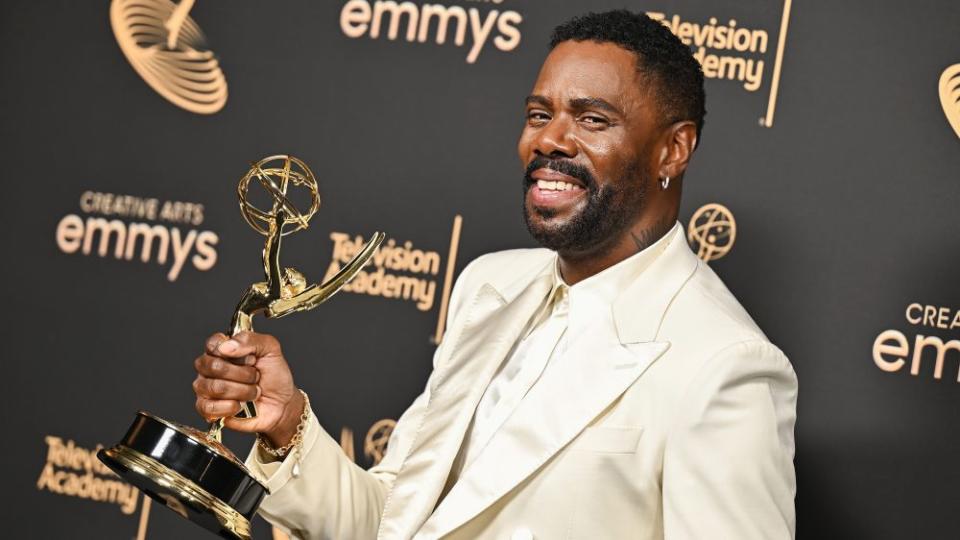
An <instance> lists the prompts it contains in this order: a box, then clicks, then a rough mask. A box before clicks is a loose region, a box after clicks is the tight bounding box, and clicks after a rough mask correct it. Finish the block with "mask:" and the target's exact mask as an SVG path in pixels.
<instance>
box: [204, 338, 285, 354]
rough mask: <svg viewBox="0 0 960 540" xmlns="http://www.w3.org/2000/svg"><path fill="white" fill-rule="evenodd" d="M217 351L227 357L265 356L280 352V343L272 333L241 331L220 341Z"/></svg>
mask: <svg viewBox="0 0 960 540" xmlns="http://www.w3.org/2000/svg"><path fill="white" fill-rule="evenodd" d="M217 353H218V354H219V355H220V356H222V357H226V358H243V357H245V356H247V355H253V356H255V357H256V358H263V357H264V356H269V355H272V354H279V353H280V343H279V342H278V341H277V339H276V338H274V337H273V336H271V335H267V334H258V333H256V332H240V333H239V334H237V335H235V336H233V337H231V338H230V339H228V340H226V341H224V342H222V343H220V345H219V346H218V347H217Z"/></svg>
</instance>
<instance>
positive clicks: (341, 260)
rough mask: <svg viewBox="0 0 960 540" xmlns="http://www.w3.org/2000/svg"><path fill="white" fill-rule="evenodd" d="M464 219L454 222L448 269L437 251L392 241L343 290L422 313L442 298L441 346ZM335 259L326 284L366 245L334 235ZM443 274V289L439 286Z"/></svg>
mask: <svg viewBox="0 0 960 540" xmlns="http://www.w3.org/2000/svg"><path fill="white" fill-rule="evenodd" d="M462 226H463V218H462V217H461V216H459V215H457V216H455V217H454V218H453V226H452V228H451V230H450V246H449V249H448V251H447V260H446V265H445V268H444V269H441V255H440V253H439V252H437V251H428V250H422V249H419V248H417V247H416V246H415V245H414V243H413V242H411V241H409V240H408V241H405V242H398V241H397V240H395V239H393V238H388V239H387V241H386V242H384V243H383V244H381V245H380V247H379V248H377V250H376V251H375V252H374V255H373V257H372V258H371V259H370V262H369V263H368V264H367V268H365V269H364V270H361V271H360V272H359V273H357V275H356V276H355V277H354V278H353V280H352V281H350V283H347V284H346V285H345V286H344V287H343V291H344V292H348V293H354V294H365V295H370V296H378V297H381V298H390V299H394V300H400V301H406V302H411V303H413V304H414V305H415V306H416V307H417V309H418V310H420V311H430V310H431V309H433V308H434V307H435V306H436V305H437V297H438V296H439V304H440V317H439V319H438V321H437V329H436V331H435V333H434V336H433V341H434V343H440V338H442V337H443V332H444V326H445V324H446V321H445V317H446V311H447V302H448V301H449V299H450V290H451V286H452V285H453V272H454V267H455V266H456V261H457V249H458V247H459V245H460V230H461V228H462ZM330 240H332V241H333V255H332V257H331V261H330V266H329V267H328V268H327V273H326V275H325V276H324V278H323V279H324V280H326V279H330V278H331V277H333V276H334V275H336V274H337V272H339V271H340V269H341V267H342V265H344V264H346V263H348V262H349V261H350V260H352V259H353V257H354V256H355V255H356V254H357V253H359V251H360V250H361V249H363V246H364V245H365V240H364V239H363V237H362V236H360V235H356V236H354V237H352V238H351V236H350V235H349V234H347V233H344V232H336V231H335V232H331V233H330ZM441 270H443V272H444V273H443V274H442V280H443V282H442V288H441V289H440V290H438V285H439V284H440V280H441V273H440V272H441Z"/></svg>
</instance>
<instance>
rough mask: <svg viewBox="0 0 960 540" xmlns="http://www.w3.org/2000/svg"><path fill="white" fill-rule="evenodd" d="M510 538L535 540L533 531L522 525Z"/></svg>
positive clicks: (512, 539)
mask: <svg viewBox="0 0 960 540" xmlns="http://www.w3.org/2000/svg"><path fill="white" fill-rule="evenodd" d="M510 540H533V533H532V532H530V529H528V528H526V527H521V528H519V529H517V530H515V531H513V535H512V536H511V537H510Z"/></svg>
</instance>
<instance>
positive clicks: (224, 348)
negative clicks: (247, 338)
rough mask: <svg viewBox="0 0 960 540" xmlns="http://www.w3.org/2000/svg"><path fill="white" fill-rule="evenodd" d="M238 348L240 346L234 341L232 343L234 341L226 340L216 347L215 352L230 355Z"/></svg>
mask: <svg viewBox="0 0 960 540" xmlns="http://www.w3.org/2000/svg"><path fill="white" fill-rule="evenodd" d="M239 346H240V344H239V343H237V342H236V341H234V340H232V339H228V340H226V341H224V342H223V343H221V344H220V345H219V346H217V351H218V352H222V353H226V354H230V353H232V352H233V351H235V350H237V348H238V347H239Z"/></svg>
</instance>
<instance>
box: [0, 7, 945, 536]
mask: <svg viewBox="0 0 960 540" xmlns="http://www.w3.org/2000/svg"><path fill="white" fill-rule="evenodd" d="M619 7H627V8H630V9H633V10H638V11H645V12H647V13H649V14H650V16H651V17H654V18H656V19H658V20H660V21H661V22H662V23H663V24H665V25H667V26H669V28H670V29H671V30H672V31H673V32H674V33H676V34H677V35H678V36H679V37H680V38H681V39H682V40H684V42H686V43H689V44H690V47H691V49H692V50H693V51H694V53H695V54H696V56H697V59H698V60H699V61H700V62H701V63H702V65H703V70H704V74H705V75H706V77H707V83H706V84H707V109H708V111H709V114H708V116H707V123H706V128H705V131H704V136H703V141H702V144H701V146H700V149H699V150H698V152H697V153H696V155H695V157H694V159H693V162H692V164H691V167H690V170H689V171H688V174H687V178H686V181H685V182H684V184H685V189H684V191H685V193H684V204H683V210H682V213H681V214H682V220H683V225H684V227H686V229H687V232H688V239H689V241H690V243H691V246H692V247H693V249H694V250H696V251H697V253H698V254H699V256H700V257H701V258H703V259H704V260H707V261H709V264H710V265H711V266H712V267H713V268H714V269H715V270H716V271H717V272H718V273H719V274H720V276H721V277H723V279H724V280H725V281H726V283H727V284H728V285H729V287H730V288H731V289H732V290H733V292H734V293H735V294H736V295H737V296H738V298H740V300H741V301H742V302H743V303H744V304H745V305H746V307H747V308H748V310H749V311H750V312H751V313H752V314H753V316H754V317H755V318H756V320H757V321H758V323H759V324H760V326H761V327H762V328H763V329H764V330H765V331H766V333H767V334H768V335H769V336H770V338H771V339H772V340H773V341H774V342H775V343H777V344H779V345H780V347H781V348H783V350H784V351H785V352H786V353H787V354H788V355H789V357H790V358H791V359H792V361H793V364H794V366H795V368H796V371H797V373H798V375H799V380H800V388H801V392H800V401H799V420H798V424H797V431H796V435H797V457H796V466H797V471H798V483H799V488H798V495H797V506H798V536H799V537H800V538H802V539H804V540H807V539H820V538H844V539H848V538H869V539H899V538H920V539H948V538H956V537H957V535H958V534H960V524H958V523H957V520H956V508H957V506H958V504H960V473H958V472H957V456H958V455H960V427H958V425H957V421H956V420H957V418H958V410H960V407H958V405H960V275H958V271H960V250H958V247H960V240H958V233H960V214H958V205H960V30H958V29H960V3H957V2H952V1H947V0H940V1H917V2H910V3H904V2H892V1H883V2H878V1H866V0H858V1H854V2H832V3H831V2H820V3H809V2H791V0H736V1H734V0H727V1H720V2H716V1H706V0H678V1H666V0H647V1H630V2H623V1H620V2H615V1H606V0H592V1H589V2H588V1H586V0H563V1H560V0H550V1H546V0H541V1H536V2H534V1H521V0H432V1H428V2H423V1H396V2H394V1H387V0H272V1H270V2H265V1H258V0H232V1H227V0H200V1H196V2H194V1H193V0H182V1H180V2H179V3H175V2H171V1H170V0H113V1H107V0H101V1H98V2H92V1H86V2H77V1H67V0H61V1H45V2H39V1H35V0H34V1H28V0H16V1H11V0H8V1H6V2H4V3H3V4H2V6H0V29H2V32H0V67H2V73H3V76H2V78H0V141H2V147H0V148H2V152H3V157H4V159H3V161H4V176H5V182H4V183H3V186H2V189H3V199H4V202H3V211H2V212H0V220H2V230H3V247H4V257H3V264H2V270H0V271H2V275H3V283H4V286H3V292H2V294H3V305H4V307H5V309H4V315H3V323H4V328H5V329H6V331H5V332H3V339H2V342H3V352H4V354H3V369H2V373H3V374H4V385H3V387H4V392H3V394H4V406H3V409H2V414H3V426H4V435H3V445H2V462H3V469H2V470H3V488H4V504H3V505H0V512H2V515H3V519H2V521H0V536H3V537H5V538H78V539H87V538H89V539H104V538H117V539H134V538H136V539H139V540H143V539H151V540H153V539H168V538H197V539H200V538H207V536H206V533H204V532H203V531H202V530H200V529H199V528H195V527H194V526H193V525H191V524H189V523H188V522H186V521H185V520H182V519H180V518H178V517H177V516H175V515H174V514H173V513H172V512H168V511H166V510H165V509H162V508H159V507H158V506H156V505H154V506H153V507H152V508H151V505H150V504H148V501H145V500H144V498H143V497H141V496H140V495H139V494H138V492H137V491H135V490H133V489H132V488H131V487H129V486H128V485H126V484H124V483H122V482H120V481H119V480H118V479H117V478H116V477H114V476H112V475H111V474H110V473H109V472H108V471H107V470H106V469H105V468H104V467H103V466H101V465H100V463H99V462H98V461H97V460H96V459H95V452H96V450H98V449H99V448H101V447H103V446H105V445H110V444H112V443H113V442H115V441H116V440H118V439H119V437H120V436H121V435H122V434H123V432H124V431H125V430H126V428H127V426H128V425H129V423H130V421H131V420H132V419H133V415H134V413H135V412H136V411H137V410H138V409H145V410H148V411H151V412H153V413H155V414H158V415H161V416H163V417H166V418H170V419H174V420H179V421H182V422H187V423H193V424H195V425H200V424H202V421H201V420H200V419H199V418H198V417H197V415H196V414H195V412H194V410H193V393H192V390H191V387H190V384H191V382H192V379H193V369H192V361H193V359H194V358H195V357H196V356H197V355H198V354H199V353H200V351H201V349H202V346H203V342H204V339H205V337H206V336H207V335H208V334H210V333H212V332H215V331H221V330H224V329H226V327H227V324H228V322H229V317H230V314H231V313H232V310H233V307H234V306H235V303H236V301H237V300H238V298H239V295H240V293H241V292H242V291H243V290H244V289H245V288H246V287H247V286H248V285H250V284H251V283H253V282H256V281H261V280H262V279H263V277H262V276H263V270H262V264H261V261H260V251H261V249H262V246H263V243H262V237H261V236H260V235H258V234H257V233H256V232H255V231H253V230H251V229H250V228H249V227H248V226H247V224H246V223H245V222H244V220H243V217H242V216H241V213H240V208H239V206H238V204H237V194H236V185H237V181H238V180H239V178H240V177H241V176H242V175H243V174H244V173H246V171H247V169H248V168H249V166H250V162H251V161H256V160H258V159H260V158H263V157H265V156H268V155H272V154H283V153H289V154H292V155H294V156H297V157H299V158H301V159H303V160H304V161H305V162H306V163H307V164H309V165H310V167H311V168H312V169H313V171H314V173H315V174H316V176H317V178H318V181H319V186H320V193H321V197H322V200H323V204H322V206H321V208H320V211H319V212H318V214H317V215H316V216H315V217H314V219H313V221H311V222H310V227H309V229H307V230H306V231H304V232H301V233H300V234H298V235H295V236H292V237H290V238H289V239H288V240H287V241H285V244H284V250H285V251H284V254H283V264H284V265H286V266H294V267H296V268H297V269H298V270H300V271H301V272H303V273H304V274H306V276H307V278H308V280H309V281H310V282H317V281H320V280H322V279H324V278H325V277H327V276H329V275H332V273H335V272H336V271H337V270H338V269H339V268H340V267H341V266H342V265H343V264H345V263H346V262H348V261H349V260H350V258H351V257H352V256H353V255H354V254H355V253H356V251H357V250H358V249H359V248H360V246H361V245H362V244H363V243H364V241H365V240H364V239H365V238H367V237H369V235H370V234H371V233H373V232H374V231H376V230H383V231H385V232H386V233H387V241H386V242H385V244H384V246H383V247H382V248H381V249H380V251H379V252H378V254H377V255H376V256H375V257H374V259H373V261H372V263H371V264H370V265H369V266H367V267H366V268H365V270H364V271H363V272H362V273H361V274H360V276H359V277H358V279H357V280H356V281H355V282H354V283H352V284H351V285H350V286H349V287H347V289H346V290H345V291H344V292H342V293H341V294H339V295H338V296H336V297H335V298H333V299H332V300H331V301H329V302H328V303H327V304H325V305H323V306H321V308H319V309H317V310H315V311H312V312H309V313H305V314H299V315H297V316H294V317H290V318H288V319H283V320H279V321H266V320H258V321H257V328H258V330H260V331H262V332H268V333H272V334H274V335H276V336H278V337H279V339H280V340H281V342H282V343H283V345H284V348H285V351H286V354H287V356H288V358H289V360H290V362H291V364H292V366H293V369H294V371H295V375H296V377H297V381H298V383H299V384H300V385H301V386H302V387H303V388H304V389H305V390H306V391H307V392H308V393H309V394H310V396H311V399H312V401H313V404H314V408H315V410H316V412H317V414H318V416H319V418H320V421H321V423H322V424H323V425H324V426H325V428H326V429H327V430H328V431H329V432H330V434H331V435H333V436H334V437H335V438H336V439H338V440H339V441H341V444H342V446H343V450H344V452H346V453H347V455H349V456H350V457H351V458H353V459H355V460H356V462H357V463H358V464H360V465H362V466H364V467H368V466H370V465H372V464H373V463H376V462H377V461H378V460H379V459H380V458H381V457H382V455H383V452H384V450H385V447H386V443H387V439H388V437H389V435H390V432H391V430H392V429H393V425H394V419H395V418H397V417H398V416H399V414H400V413H401V412H402V411H403V410H404V409H405V408H406V406H407V405H408V404H409V403H410V402H411V400H412V399H413V398H414V396H416V395H417V394H418V393H419V392H420V390H421V388H422V386H423V384H424V382H425V380H426V377H427V375H428V373H429V371H430V367H431V363H430V361H431V355H432V352H433V349H434V348H435V347H436V344H437V342H438V340H440V339H441V338H442V335H443V331H444V326H445V320H444V312H445V308H446V303H447V300H448V296H449V293H450V287H451V285H452V283H453V281H454V280H455V278H456V276H457V275H458V273H459V271H460V270H461V269H462V268H463V267H464V266H465V265H466V264H467V263H468V262H469V261H470V260H471V259H473V258H474V257H477V256H479V255H481V254H483V253H486V252H490V251H494V250H500V249H506V248H514V247H526V246H532V245H533V244H532V241H531V240H530V239H529V238H528V236H527V233H526V230H525V228H524V226H523V223H522V219H521V178H522V167H521V165H520V163H519V160H518V158H517V156H516V150H515V144H516V140H517V137H518V135H519V133H520V129H521V126H522V124H523V121H524V119H523V99H524V97H525V96H526V95H527V93H528V92H529V90H530V88H531V86H532V84H533V82H534V80H535V78H536V75H537V71H538V69H539V66H540V63H541V62H542V60H543V58H544V57H545V55H546V52H547V40H548V36H549V33H550V31H551V29H552V28H553V27H554V26H555V25H557V24H559V23H560V22H562V21H564V20H565V19H567V18H569V17H571V16H573V15H576V14H579V13H582V12H585V11H588V10H595V11H599V10H605V9H610V8H619ZM227 442H228V444H229V445H230V446H232V447H233V448H234V449H235V450H236V451H237V452H238V454H240V455H245V454H246V451H247V449H248V448H249V447H250V444H251V440H250V438H249V437H243V436H239V435H235V434H234V435H231V436H229V437H228V439H227ZM705 451H709V449H705ZM273 534H274V533H273V532H272V531H271V529H270V527H269V526H268V525H267V524H266V523H265V522H263V521H260V520H258V521H257V522H256V524H255V537H256V538H272V537H273V536H272V535H273ZM277 537H278V538H279V536H277Z"/></svg>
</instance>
